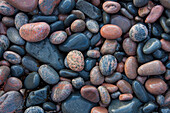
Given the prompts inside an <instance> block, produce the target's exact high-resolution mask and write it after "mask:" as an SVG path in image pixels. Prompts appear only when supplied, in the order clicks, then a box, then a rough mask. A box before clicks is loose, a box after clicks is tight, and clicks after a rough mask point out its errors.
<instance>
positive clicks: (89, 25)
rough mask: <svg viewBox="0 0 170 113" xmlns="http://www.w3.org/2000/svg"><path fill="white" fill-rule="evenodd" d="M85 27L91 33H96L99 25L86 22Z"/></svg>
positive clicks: (93, 22)
mask: <svg viewBox="0 0 170 113" xmlns="http://www.w3.org/2000/svg"><path fill="white" fill-rule="evenodd" d="M86 27H87V29H88V30H89V31H90V32H92V33H98V31H99V24H98V23H97V21H95V20H91V19H90V20H87V21H86Z"/></svg>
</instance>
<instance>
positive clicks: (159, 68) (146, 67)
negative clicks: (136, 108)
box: [138, 60, 166, 76]
mask: <svg viewBox="0 0 170 113" xmlns="http://www.w3.org/2000/svg"><path fill="white" fill-rule="evenodd" d="M165 71H166V68H165V66H164V64H163V63H162V62H161V61H159V60H154V61H151V62H148V63H145V64H143V65H141V66H140V67H139V68H138V74H139V75H141V76H148V75H160V74H163V73H165Z"/></svg>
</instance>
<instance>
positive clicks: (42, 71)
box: [38, 64, 59, 84]
mask: <svg viewBox="0 0 170 113" xmlns="http://www.w3.org/2000/svg"><path fill="white" fill-rule="evenodd" d="M38 73H39V75H40V76H41V78H42V79H43V80H44V81H45V82H46V83H48V84H56V83H58V81H59V75H58V73H57V72H56V71H55V70H54V69H53V68H52V67H50V66H49V65H46V64H44V65H41V66H40V68H39V69H38Z"/></svg>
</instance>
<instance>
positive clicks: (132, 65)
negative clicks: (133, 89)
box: [125, 56, 138, 79]
mask: <svg viewBox="0 0 170 113" xmlns="http://www.w3.org/2000/svg"><path fill="white" fill-rule="evenodd" d="M137 68H138V61H137V59H136V58H135V57H133V56H131V57H128V59H127V60H126V62H125V74H126V76H127V77H128V78H129V79H135V78H136V76H137Z"/></svg>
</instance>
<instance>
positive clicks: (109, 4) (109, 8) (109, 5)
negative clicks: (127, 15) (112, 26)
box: [102, 1, 121, 14]
mask: <svg viewBox="0 0 170 113" xmlns="http://www.w3.org/2000/svg"><path fill="white" fill-rule="evenodd" d="M102 8H103V10H104V11H105V12H106V13H110V14H114V13H117V12H118V11H119V10H120V8H121V6H120V4H119V3H118V2H114V1H106V2H104V3H103V6H102Z"/></svg>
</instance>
